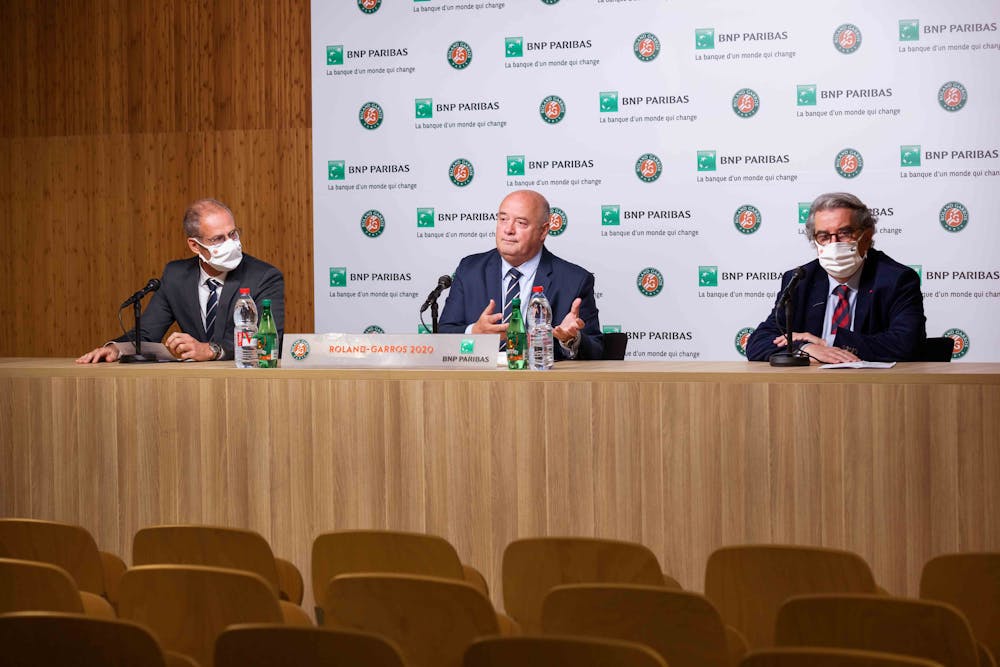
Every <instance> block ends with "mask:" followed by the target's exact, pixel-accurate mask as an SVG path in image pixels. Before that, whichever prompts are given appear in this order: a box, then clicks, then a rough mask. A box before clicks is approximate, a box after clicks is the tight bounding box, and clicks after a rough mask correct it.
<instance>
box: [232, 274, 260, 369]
mask: <svg viewBox="0 0 1000 667" xmlns="http://www.w3.org/2000/svg"><path fill="white" fill-rule="evenodd" d="M233 324H234V325H235V327H234V333H233V357H234V358H235V359H236V368H254V367H256V366H257V341H256V340H255V339H254V335H255V334H256V333H257V304H256V303H254V300H253V297H251V296H250V288H249V287H241V288H240V296H239V298H238V299H237V300H236V307H235V308H234V309H233Z"/></svg>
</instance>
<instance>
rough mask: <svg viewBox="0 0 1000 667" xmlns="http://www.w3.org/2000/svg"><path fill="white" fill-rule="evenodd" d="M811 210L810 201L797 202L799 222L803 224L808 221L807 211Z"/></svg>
mask: <svg viewBox="0 0 1000 667" xmlns="http://www.w3.org/2000/svg"><path fill="white" fill-rule="evenodd" d="M811 210H812V202H808V201H800V202H799V224H800V225H804V224H806V223H807V222H809V211H811Z"/></svg>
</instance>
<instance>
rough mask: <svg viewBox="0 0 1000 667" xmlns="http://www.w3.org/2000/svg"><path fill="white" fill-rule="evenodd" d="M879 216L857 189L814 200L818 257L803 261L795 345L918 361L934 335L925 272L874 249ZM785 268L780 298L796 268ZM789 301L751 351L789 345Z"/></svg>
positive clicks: (834, 359) (766, 352) (818, 352)
mask: <svg viewBox="0 0 1000 667" xmlns="http://www.w3.org/2000/svg"><path fill="white" fill-rule="evenodd" d="M876 222H877V218H875V217H874V216H873V215H872V214H871V212H870V211H869V210H868V207H867V206H865V204H864V203H863V202H862V201H861V200H860V199H858V198H857V197H855V196H854V195H852V194H848V193H846V192H833V193H828V194H823V195H820V196H819V197H817V198H816V200H815V201H813V203H812V206H811V207H810V209H809V219H808V221H807V222H806V239H807V240H808V241H809V242H810V243H811V244H812V246H813V249H814V251H815V253H816V259H814V260H813V261H811V262H809V263H808V264H805V265H803V266H802V267H801V268H802V269H803V275H802V278H801V280H800V282H799V284H798V288H797V290H796V292H795V294H794V297H793V301H792V303H793V305H794V311H793V321H792V348H793V349H795V350H800V351H801V352H802V353H803V354H807V355H809V356H810V357H811V358H812V359H814V360H816V361H819V362H822V363H843V362H853V361H859V360H864V361H911V360H914V359H915V358H916V356H917V353H918V350H919V348H920V346H921V344H922V343H923V341H924V340H925V339H926V338H927V331H926V321H927V318H926V317H925V316H924V299H923V294H921V292H920V276H919V275H917V272H916V271H914V270H913V269H911V268H910V267H908V266H906V265H904V264H900V263H899V262H897V261H895V260H894V259H892V258H891V257H889V256H888V255H886V254H885V253H883V252H880V251H878V250H875V249H874V248H873V247H872V246H873V245H874V241H873V238H872V237H873V236H874V235H875V223H876ZM795 271H796V270H795V269H793V270H791V271H788V272H787V273H785V275H784V277H783V278H782V280H781V289H780V290H779V291H778V300H779V301H780V298H781V295H782V294H783V293H784V291H785V288H786V287H787V285H788V283H789V282H790V281H791V279H792V276H793V275H794V274H795ZM784 324H785V312H784V308H779V307H778V302H777V301H776V302H775V307H774V308H772V309H771V313H770V315H768V317H767V319H766V320H764V321H763V322H761V323H760V325H758V326H757V329H756V330H755V331H754V332H753V334H752V335H751V336H750V339H749V340H748V341H747V348H746V349H747V359H749V360H750V361H767V360H768V359H769V358H770V357H771V355H772V354H774V353H775V352H778V351H780V350H784V349H785V348H786V347H787V342H786V340H785V336H784V334H783V331H784V329H785V327H784Z"/></svg>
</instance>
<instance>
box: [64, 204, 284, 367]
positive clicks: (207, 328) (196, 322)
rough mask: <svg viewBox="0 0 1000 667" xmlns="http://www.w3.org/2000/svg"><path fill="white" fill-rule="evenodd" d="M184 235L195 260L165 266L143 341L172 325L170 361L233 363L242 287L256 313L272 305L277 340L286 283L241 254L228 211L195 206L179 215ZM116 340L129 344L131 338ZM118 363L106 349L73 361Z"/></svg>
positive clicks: (144, 323) (160, 335) (281, 328)
mask: <svg viewBox="0 0 1000 667" xmlns="http://www.w3.org/2000/svg"><path fill="white" fill-rule="evenodd" d="M184 233H185V234H186V235H187V237H188V238H187V245H188V248H189V249H190V250H191V252H193V253H194V254H195V256H194V257H190V258H188V259H179V260H176V261H173V262H170V263H169V264H167V266H166V268H164V269H163V277H162V278H161V279H160V289H159V290H158V291H157V292H155V293H154V294H153V296H152V298H151V299H150V301H149V305H148V306H147V307H146V310H145V312H143V314H142V331H141V334H142V336H141V338H142V340H144V341H155V342H159V341H160V340H162V339H163V335H164V334H165V333H166V332H167V329H169V328H170V326H171V325H172V324H173V323H174V322H177V325H178V326H179V327H180V331H179V332H178V331H175V332H174V333H172V334H170V336H168V337H167V340H166V341H164V345H166V347H167V349H169V350H170V352H171V353H172V354H173V355H174V356H175V357H177V358H178V359H190V360H194V361H215V360H219V359H232V358H233V334H234V324H233V308H234V306H235V305H236V297H237V295H238V294H239V291H240V288H241V287H248V288H250V294H251V296H253V298H254V301H256V302H257V304H258V308H260V302H261V301H262V300H264V299H270V300H271V313H272V315H274V322H275V326H276V327H277V329H278V336H279V337H280V336H281V334H282V333H283V332H284V328H285V279H284V278H283V277H282V275H281V271H279V270H278V269H276V268H275V267H273V266H271V265H270V264H268V263H266V262H263V261H261V260H259V259H257V258H255V257H251V256H250V255H244V254H243V250H242V246H241V244H240V230H239V228H237V227H236V221H235V219H234V218H233V214H232V212H231V211H230V210H229V208H228V207H227V206H226V205H225V204H223V203H222V202H220V201H217V200H215V199H200V200H198V201H196V202H194V203H193V204H191V206H189V207H188V209H187V211H185V213H184ZM130 333H131V332H130ZM117 340H118V341H119V342H125V341H128V340H131V338H130V334H127V335H125V336H122V337H121V338H119V339H117ZM117 359H118V349H117V348H116V347H115V346H114V345H111V344H108V345H104V346H102V347H99V348H97V349H96V350H92V351H90V352H88V353H87V354H85V355H83V356H81V357H80V358H79V359H77V360H76V362H77V363H78V364H86V363H97V362H99V361H116V360H117Z"/></svg>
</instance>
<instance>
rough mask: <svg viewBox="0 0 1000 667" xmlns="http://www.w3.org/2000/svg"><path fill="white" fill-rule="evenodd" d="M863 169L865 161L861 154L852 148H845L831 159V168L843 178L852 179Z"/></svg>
mask: <svg viewBox="0 0 1000 667" xmlns="http://www.w3.org/2000/svg"><path fill="white" fill-rule="evenodd" d="M864 167H865V160H864V158H863V157H861V153H859V152H858V151H856V150H854V149H853V148H845V149H844V150H842V151H840V152H839V153H837V157H835V158H834V159H833V168H834V169H836V170H837V173H838V174H840V175H841V176H843V177H844V178H854V177H856V176H858V175H859V174H860V173H861V170H862V169H864Z"/></svg>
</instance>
